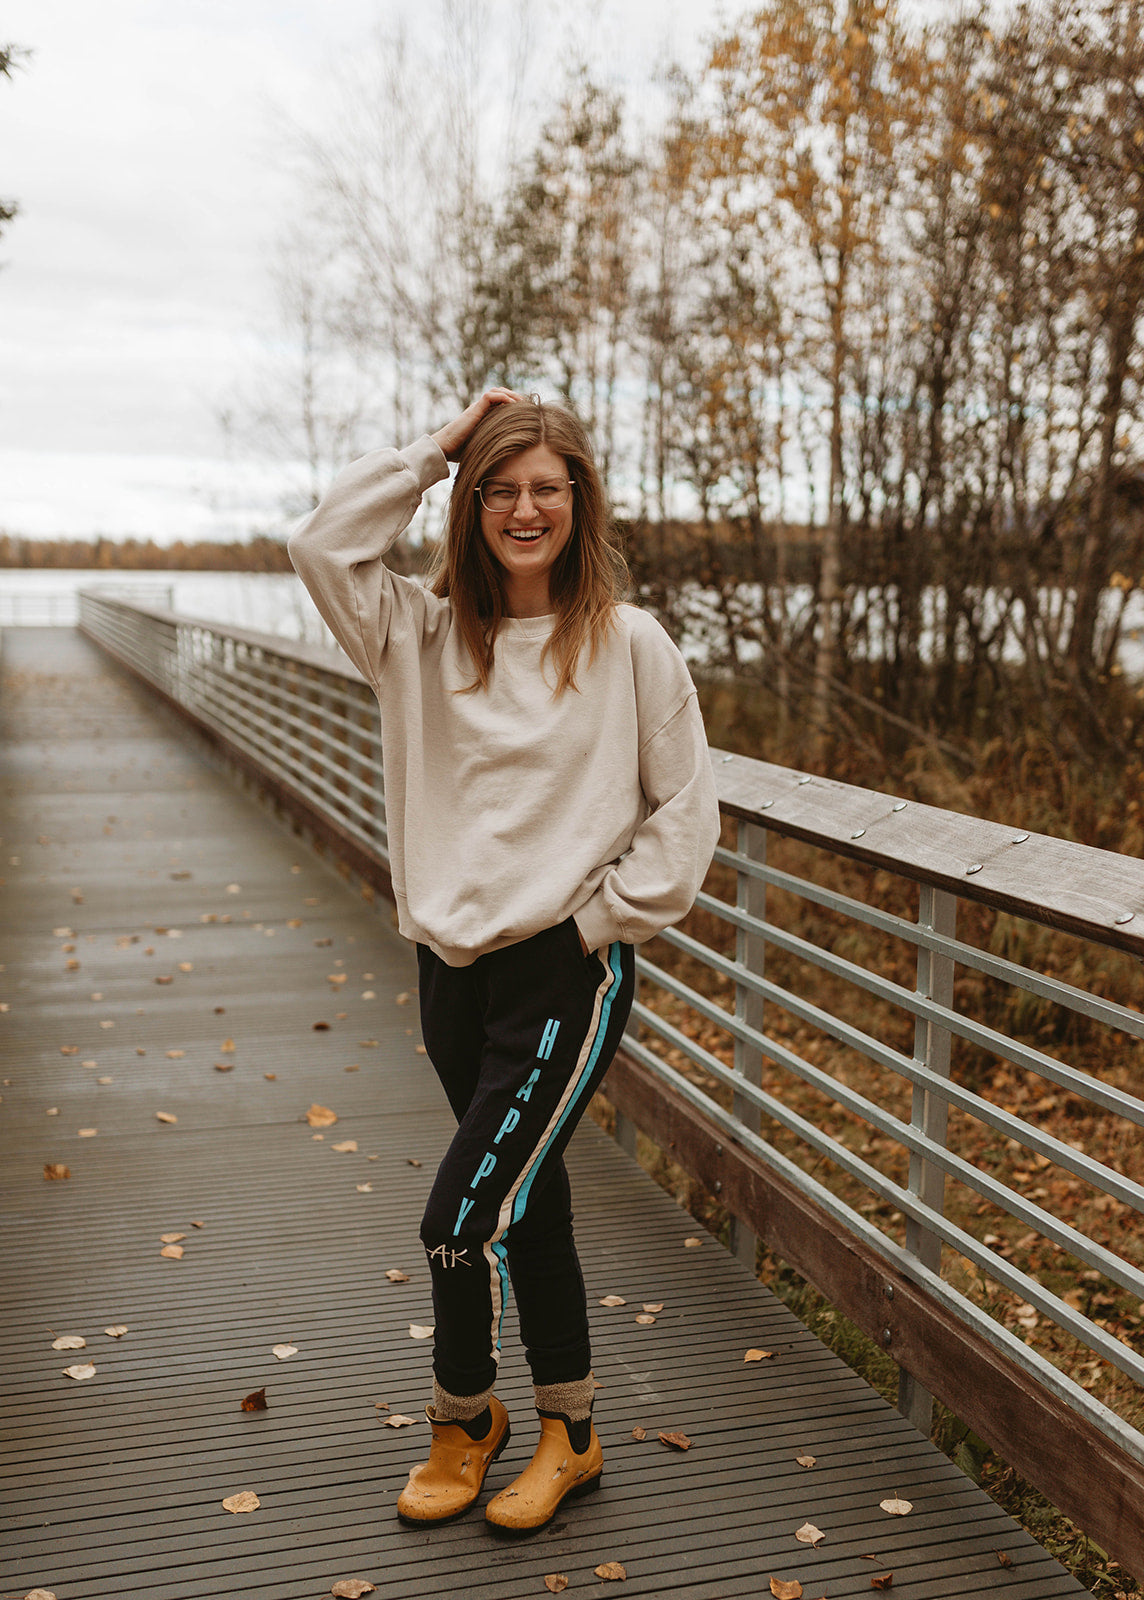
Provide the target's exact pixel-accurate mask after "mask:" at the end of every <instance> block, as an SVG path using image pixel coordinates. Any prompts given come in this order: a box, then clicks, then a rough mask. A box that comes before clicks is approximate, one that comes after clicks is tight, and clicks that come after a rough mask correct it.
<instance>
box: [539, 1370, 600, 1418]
mask: <svg viewBox="0 0 1144 1600" xmlns="http://www.w3.org/2000/svg"><path fill="white" fill-rule="evenodd" d="M532 1392H533V1394H534V1396H535V1397H536V1409H537V1410H538V1411H554V1412H556V1413H557V1414H558V1415H559V1416H564V1417H567V1418H568V1420H569V1422H587V1420H588V1418H589V1417H590V1416H591V1415H592V1402H593V1400H594V1399H595V1398H596V1381H595V1379H594V1378H593V1377H592V1374H591V1373H589V1374H588V1376H587V1377H586V1378H578V1379H577V1380H576V1381H575V1382H574V1383H534V1384H533V1386H532Z"/></svg>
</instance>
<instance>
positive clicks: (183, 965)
mask: <svg viewBox="0 0 1144 1600" xmlns="http://www.w3.org/2000/svg"><path fill="white" fill-rule="evenodd" d="M194 970H195V968H194V963H193V962H191V961H180V962H179V971H180V972H193V971H194Z"/></svg>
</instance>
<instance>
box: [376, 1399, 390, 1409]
mask: <svg viewBox="0 0 1144 1600" xmlns="http://www.w3.org/2000/svg"><path fill="white" fill-rule="evenodd" d="M373 1404H374V1409H375V1410H376V1411H388V1410H389V1401H388V1400H375V1401H374V1402H373Z"/></svg>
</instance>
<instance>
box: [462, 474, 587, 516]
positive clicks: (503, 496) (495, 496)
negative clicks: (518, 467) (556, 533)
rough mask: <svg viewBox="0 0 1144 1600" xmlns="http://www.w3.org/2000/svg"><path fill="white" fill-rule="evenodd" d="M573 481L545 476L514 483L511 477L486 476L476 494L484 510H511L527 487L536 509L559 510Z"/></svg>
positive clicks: (566, 501)
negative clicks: (531, 481)
mask: <svg viewBox="0 0 1144 1600" xmlns="http://www.w3.org/2000/svg"><path fill="white" fill-rule="evenodd" d="M575 481H576V480H575V478H545V479H543V480H542V481H541V482H540V483H514V482H513V480H512V479H511V478H486V479H485V481H484V483H482V484H481V485H480V486H479V487H478V489H477V494H478V495H479V496H480V499H481V504H482V505H483V506H484V508H485V510H486V511H513V510H515V508H516V503H517V501H518V500H519V499H520V497H521V495H522V494H523V493H524V491H525V489H527V490H528V497H529V499H530V500H531V501H532V503H533V505H534V506H535V507H536V509H537V510H538V511H559V510H560V507H561V506H563V505H567V503H568V496H569V495H570V494H571V493H572V486H573V484H574V483H575Z"/></svg>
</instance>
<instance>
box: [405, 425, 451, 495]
mask: <svg viewBox="0 0 1144 1600" xmlns="http://www.w3.org/2000/svg"><path fill="white" fill-rule="evenodd" d="M401 459H402V461H404V462H405V465H406V466H407V467H408V468H409V470H410V472H412V474H413V476H414V477H415V478H416V479H417V486H418V488H419V489H420V490H421V493H422V494H424V493H425V491H426V489H428V488H429V487H430V485H432V484H434V483H440V481H441V479H442V478H447V477H448V476H449V463H448V462H447V461H446V460H445V453H444V451H443V450H442V449H441V446H440V445H439V444H438V443H437V441H436V439H434V438H432V437H431V436H430V435H429V434H427V433H426V434H422V436H421V438H420V439H416V440H414V442H413V443H412V444H408V445H406V446H405V449H404V450H402V451H401Z"/></svg>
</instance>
